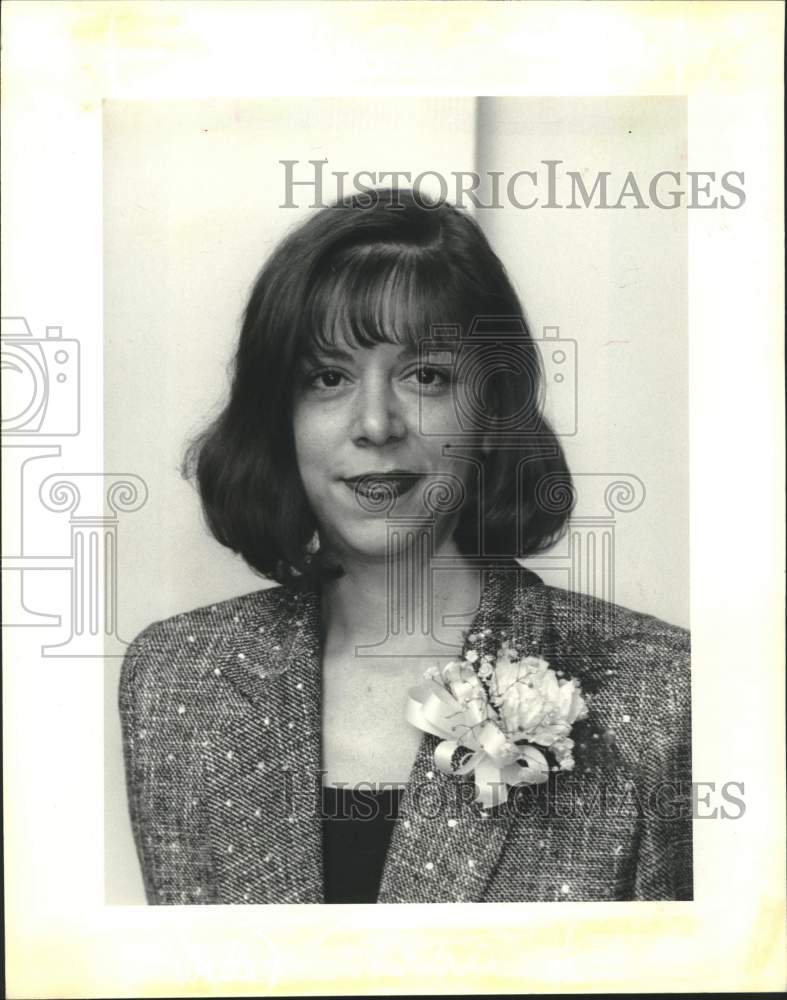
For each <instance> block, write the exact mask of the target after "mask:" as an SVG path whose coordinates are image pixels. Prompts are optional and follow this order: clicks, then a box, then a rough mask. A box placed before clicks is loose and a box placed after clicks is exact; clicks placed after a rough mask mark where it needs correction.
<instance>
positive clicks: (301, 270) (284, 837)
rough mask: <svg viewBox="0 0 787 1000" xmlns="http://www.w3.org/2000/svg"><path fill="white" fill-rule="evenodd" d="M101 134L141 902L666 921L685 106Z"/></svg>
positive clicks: (674, 807) (385, 106) (150, 119)
mask: <svg viewBox="0 0 787 1000" xmlns="http://www.w3.org/2000/svg"><path fill="white" fill-rule="evenodd" d="M104 114H105V126H104V144H105V146H104V178H105V179H104V191H105V195H106V202H105V213H104V232H105V243H104V247H105V259H106V263H107V272H106V283H105V310H106V325H105V355H104V365H105V383H104V384H105V439H104V440H105V455H107V460H106V465H107V466H108V467H109V466H112V467H118V463H119V462H120V460H121V456H122V460H124V461H125V462H126V463H128V462H129V460H130V459H132V457H133V461H132V467H133V468H134V469H136V470H137V471H138V474H140V475H141V478H142V479H143V481H144V483H145V485H146V489H147V493H148V496H149V499H148V502H147V504H146V505H145V507H144V508H142V509H141V510H140V511H139V512H138V515H137V517H136V525H135V527H136V528H137V529H138V531H139V534H137V535H136V536H130V537H129V542H128V544H129V545H131V546H133V550H134V551H135V553H136V558H135V566H134V567H133V568H132V569H130V571H128V572H126V571H124V573H123V579H122V581H121V585H120V587H119V595H120V599H119V619H120V620H123V621H128V620H129V618H130V617H131V615H132V614H137V613H138V612H137V608H138V607H140V612H141V610H142V608H144V610H145V612H146V613H147V615H149V616H150V617H152V618H154V619H157V620H156V621H155V623H153V624H151V623H145V625H146V626H147V627H145V628H143V629H142V631H141V632H140V633H139V634H138V637H137V638H136V639H135V641H134V642H133V643H132V645H131V647H130V649H129V651H128V653H127V655H126V658H125V661H124V665H123V669H122V671H121V674H120V678H119V714H120V720H121V723H122V745H123V756H124V761H125V783H126V789H127V804H128V813H129V815H130V822H131V828H132V831H133V837H134V844H135V851H136V855H137V858H138V860H139V865H140V867H141V873H142V876H143V879H144V887H145V892H146V898H147V901H148V902H149V903H153V904H159V903H163V904H166V903H170V904H189V903H200V904H209V903H297V902H301V903H320V902H325V903H332V902H333V903H341V902H346V903H351V902H355V903H376V902H400V903H406V902H414V903H428V902H490V901H491V902H517V901H530V902H548V901H555V900H561V899H562V900H567V899H571V900H621V899H623V900H625V899H691V898H692V854H691V815H690V814H691V790H690V786H691V719H690V711H691V691H690V658H689V648H690V641H689V637H690V634H689V631H688V628H687V626H688V598H689V586H688V585H689V580H688V558H687V556H688V496H687V488H688V453H687V452H688V447H687V446H688V440H687V437H688V428H687V412H688V386H687V376H686V357H687V332H686V324H687V305H688V304H687V292H686V289H687V278H686V267H687V258H686V225H687V213H686V212H678V213H675V212H674V211H673V209H672V207H671V206H673V205H677V206H678V207H679V206H680V205H681V203H682V202H687V203H688V204H687V210H688V209H690V207H691V200H692V199H696V198H697V197H698V193H697V179H696V177H695V176H694V175H692V174H685V173H684V172H682V171H681V170H680V167H681V164H682V163H685V160H686V103H685V101H682V100H680V99H672V98H665V99H658V98H643V99H639V100H631V101H629V100H625V99H616V98H612V99H608V100H605V99H603V98H601V99H594V98H586V99H565V100H546V101H542V100H537V99H521V98H508V99H506V98H497V99H495V98H476V99H459V100H452V99H418V98H413V99H410V98H407V99H405V98H402V99H378V100H376V101H374V102H372V101H365V100H359V99H346V100H345V99H325V100H320V99H313V100H312V99H306V100H292V101H291V100H286V99H283V100H276V101H270V102H233V103H227V104H223V105H220V104H210V105H207V106H201V105H200V104H199V103H191V102H188V103H187V102H183V103H181V102H175V103H173V104H169V105H166V106H164V107H161V106H158V105H152V106H151V105H149V104H147V103H142V104H136V103H135V104H132V105H130V106H124V105H117V106H115V105H113V104H107V105H106V106H105V109H104ZM361 123H363V125H364V128H363V130H362V131H363V139H362V141H359V140H358V138H357V136H358V133H359V131H360V130H359V125H360V124H361ZM591 134H592V137H593V139H592V150H591V148H590V143H589V142H588V136H589V135H591ZM364 149H367V150H370V151H375V150H376V151H377V152H376V155H375V159H374V160H372V161H370V162H369V164H368V166H367V167H366V169H365V170H363V171H361V170H360V169H355V168H353V167H352V163H353V162H355V163H356V166H357V165H358V163H359V161H360V162H361V163H363V161H362V160H361V157H362V156H363V155H364V153H363V150H364ZM287 150H290V152H291V153H293V154H297V155H290V156H288V157H284V156H282V155H280V154H281V153H282V151H287ZM316 153H319V154H320V156H317V155H315V154H316ZM307 157H309V158H308V159H307ZM407 157H409V158H411V161H412V166H411V169H399V168H401V167H402V166H404V167H408V166H410V164H408V163H407V162H406V158H407ZM403 160H405V162H404V163H403ZM627 161H628V164H629V169H628V170H627V171H621V170H620V169H617V170H614V171H613V170H604V169H602V168H603V166H604V165H611V166H615V167H617V166H618V164H619V163H623V164H625V163H626V162H627ZM665 164H669V166H670V167H671V168H674V169H669V170H668V169H666V166H665ZM526 165H527V166H532V167H533V168H534V169H533V170H525V169H523V168H524V167H525V166H526ZM266 166H268V169H269V172H270V177H269V178H268V177H265V174H264V172H265V168H266ZM348 166H349V167H351V169H349V170H348V169H344V168H346V167H348ZM271 167H272V168H273V169H271ZM394 167H395V168H397V169H396V170H394V169H393V168H394ZM516 167H519V168H520V169H518V170H516V169H515V168H516ZM385 168H390V169H385ZM418 168H420V169H418ZM448 168H453V169H448ZM459 168H463V169H461V170H460V169H459ZM261 173H262V174H263V177H264V179H265V181H266V183H263V184H262V185H260V174H261ZM391 178H393V182H392V181H391ZM702 180H703V183H704V185H705V186H706V187H707V185H708V180H707V178H703V179H702ZM736 183H737V185H738V186H737V189H736ZM740 183H741V181H740V178H730V177H728V176H726V175H725V176H723V177H721V178H719V179H718V180H717V186H718V194H714V195H713V197H714V198H716V199H718V198H719V197H721V198H723V199H725V200H727V199H728V200H729V205H730V208H729V210H734V209H735V207H736V206H739V205H740V204H741V203H742V201H743V199H744V198H745V191H743V190H742V189H741V188H740ZM704 197H705V200H707V199H708V196H704ZM645 199H648V200H647V201H645ZM643 205H645V206H646V208H647V211H642V210H641V209H642V207H643ZM528 206H530V207H528ZM539 206H541V208H540V209H539ZM534 212H539V218H538V219H537V220H534V219H533V213H534ZM554 215H559V216H560V218H558V219H557V220H556V221H555V222H554V223H553V222H552V218H553V216H554ZM174 234H177V237H175V236H174ZM173 238H176V239H177V241H178V242H177V243H176V244H173V243H172V242H171V240H172V239H173ZM181 240H183V243H181V242H180V241H181ZM493 243H494V244H495V245H497V246H498V248H499V253H496V252H495V250H494V249H493ZM238 244H240V246H238ZM186 245H187V246H188V252H186V253H184V254H183V255H182V256H181V254H180V253H179V248H180V247H181V246H184V249H185V246H186ZM568 246H571V247H572V248H573V251H568V250H567V247H568ZM176 247H177V248H178V249H176ZM241 248H242V249H241ZM130 258H132V259H133V260H134V262H135V265H134V272H133V273H130V272H129V259H130ZM503 258H505V261H504V259H503ZM140 260H144V264H143V265H142V266H141V267H140V266H139V265H138V264H137V262H138V261H140ZM568 275H570V276H571V277H572V279H573V284H574V287H573V288H570V287H567V286H566V278H567V276H568ZM244 286H246V287H244ZM143 288H144V291H143ZM239 292H242V293H243V294H242V297H241V298H240V301H239V298H238V293H239ZM153 358H155V359H156V360H155V366H152V365H151V359H153ZM186 359H187V363H186ZM228 368H229V372H228V373H227V369H228ZM667 387H669V388H668V391H667ZM222 392H223V393H224V395H223V398H222V396H221V393H222ZM199 393H203V394H204V396H205V397H207V399H210V395H211V393H213V395H214V397H215V400H216V402H215V405H214V407H213V410H212V411H210V412H207V411H208V406H207V404H203V405H202V406H200V395H199ZM129 410H131V411H133V412H134V413H135V419H134V421H133V424H131V423H129V421H128V413H129ZM206 418H207V419H206ZM154 438H155V440H156V446H155V448H151V447H150V442H151V440H153V439H154ZM183 479H185V480H186V482H187V483H190V484H191V490H190V491H188V492H187V489H186V488H184V486H183V485H182V481H183ZM627 520H628V521H629V522H630V523H629V524H626V523H625V522H626V521H627ZM216 543H218V545H217V544H216ZM220 546H221V547H223V549H224V550H225V551H222V548H221V547H220ZM227 550H228V551H227ZM233 553H234V554H235V555H236V556H237V557H239V558H236V559H234V560H233V559H232V554H233ZM634 553H636V555H634ZM241 567H243V568H244V570H248V571H250V572H249V574H248V578H247V577H246V576H245V575H244V576H242V577H241V579H240V580H239V581H238V582H237V583H236V582H235V580H236V576H240V571H241ZM252 574H255V575H256V577H257V579H256V580H255V578H254V576H252ZM153 578H155V580H156V583H157V586H156V587H155V588H154V589H151V587H150V580H151V579H153ZM246 579H248V584H247V585H246V586H245V587H243V586H242V583H243V582H245V581H246ZM255 584H256V586H257V588H258V589H252V590H251V591H250V592H248V593H240V594H239V593H236V591H238V590H239V589H240V590H248V589H249V587H250V586H251V587H254V586H255ZM271 585H273V586H271ZM263 588H264V589H263ZM618 594H621V595H623V597H622V599H623V600H624V601H626V600H627V604H628V605H629V606H626V605H625V604H623V603H617V599H618ZM192 595H193V596H192ZM217 598H218V599H217ZM126 609H129V610H128V611H127V610H126ZM174 609H176V610H175V613H174V614H171V613H170V612H171V611H172V610H174ZM113 707H114V706H113ZM654 720H658V724H657V725H655V726H654ZM111 721H112V720H111V718H110V719H108V727H107V728H108V731H109V730H110V725H111ZM117 759H118V756H117V755H116V758H115V762H117ZM107 774H108V776H110V775H111V782H110V786H109V787H108V788H107V799H108V801H109V795H110V792H112V791H113V790H114V791H115V792H117V790H118V789H120V788H121V787H122V784H123V782H122V780H121V779H119V778H118V776H117V775H116V774H115V773H114V771H113V769H112V762H111V761H110V762H108V767H107ZM117 808H118V810H119V811H120V812H121V814H122V812H123V810H122V808H121V803H118V804H117ZM109 847H110V850H111V848H112V844H111V843H110V845H109ZM533 848H535V852H534V851H533ZM125 864H126V871H125V875H126V878H125V883H124V884H126V885H127V884H128V882H129V879H128V869H132V870H133V868H134V863H133V859H131V858H129V859H128V860H127V861H126V863H125ZM123 874H124V872H122V871H120V870H118V872H117V878H118V882H119V880H120V878H121V876H122V875H123Z"/></svg>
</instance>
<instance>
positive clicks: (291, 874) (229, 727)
mask: <svg viewBox="0 0 787 1000" xmlns="http://www.w3.org/2000/svg"><path fill="white" fill-rule="evenodd" d="M236 617H237V619H238V620H236V621H235V622H234V625H235V631H233V632H231V634H230V635H228V636H227V638H226V640H225V643H224V650H223V652H222V653H220V655H219V658H218V661H217V669H218V670H219V671H220V673H221V677H222V678H223V679H224V680H225V681H226V682H227V683H228V685H230V686H231V688H232V689H233V691H234V694H235V695H236V697H235V698H234V701H235V704H234V705H232V706H231V707H230V706H229V705H227V706H223V707H222V706H217V713H222V719H221V723H220V728H219V730H218V733H217V735H216V737H215V738H214V747H213V749H214V752H213V753H212V754H211V758H210V760H211V766H210V767H209V768H208V772H207V775H206V779H207V787H208V791H207V795H206V810H207V814H208V827H209V850H210V855H211V858H210V863H211V867H212V868H213V870H214V872H215V876H216V886H217V889H216V895H217V898H216V900H215V901H216V902H218V903H320V902H322V900H323V878H322V845H321V825H320V817H319V808H318V806H319V788H320V777H321V775H320V765H321V739H320V723H321V719H320V703H321V682H320V661H321V653H320V630H319V601H318V598H317V595H316V594H315V593H311V592H304V593H303V594H298V595H292V594H289V593H287V592H285V591H281V592H280V594H277V595H276V597H275V598H271V595H267V596H266V597H265V598H264V599H262V600H260V601H259V602H258V603H257V604H256V605H252V606H251V609H250V610H248V611H247V612H246V614H245V615H241V616H236ZM228 694H232V692H228ZM238 695H239V696H240V698H238V697H237V696H238Z"/></svg>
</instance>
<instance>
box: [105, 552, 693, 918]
mask: <svg viewBox="0 0 787 1000" xmlns="http://www.w3.org/2000/svg"><path fill="white" fill-rule="evenodd" d="M485 628H489V629H491V635H490V636H488V637H487V638H485V639H484V640H483V642H484V643H486V644H488V645H487V646H485V647H484V649H482V652H483V651H490V652H494V649H495V646H496V644H497V643H498V641H499V636H500V631H501V630H502V629H505V630H508V633H509V636H510V637H511V639H512V643H513V644H515V646H516V648H517V649H518V650H520V652H521V653H522V654H523V655H539V656H542V657H544V658H545V659H546V660H547V661H548V662H549V663H550V665H551V666H552V667H553V668H554V669H555V670H558V671H562V672H563V673H564V675H565V676H572V677H577V678H578V679H579V680H580V682H581V684H582V688H583V691H584V692H585V694H586V697H587V702H588V707H589V713H588V716H587V718H586V719H584V720H583V721H581V722H578V723H576V724H575V726H574V730H573V732H572V736H573V738H574V739H575V742H576V746H575V751H574V756H575V759H576V767H575V769H574V771H573V772H570V773H563V772H560V773H557V774H555V773H553V774H550V778H549V780H548V782H546V783H544V784H542V785H539V786H519V787H517V788H516V789H513V790H512V791H511V792H510V794H509V798H508V801H507V802H505V803H503V804H501V805H498V806H496V807H494V808H492V809H488V810H485V809H482V808H481V807H480V806H478V805H477V804H475V803H474V802H473V801H472V799H473V788H472V781H470V782H468V780H467V779H460V778H458V777H455V776H453V775H447V774H444V773H443V772H442V771H440V770H438V769H437V768H436V767H435V765H434V759H433V755H434V750H435V747H436V746H437V745H438V743H439V739H438V738H437V737H435V736H432V735H430V734H427V733H424V734H423V736H422V739H421V742H420V746H419V749H418V752H417V755H416V758H415V761H414V763H413V766H412V770H411V773H410V777H409V781H408V784H407V786H406V789H405V791H404V794H403V796H402V800H401V804H400V811H399V816H398V819H397V820H396V822H395V824H394V828H393V833H392V837H391V841H390V845H389V848H388V853H387V855H386V859H385V864H384V868H383V873H382V879H381V883H380V888H379V894H378V902H380V903H446V902H516V901H531V902H540V901H564V900H572V901H577V900H617V899H643V900H644V899H648V900H654V899H691V898H692V842H691V789H690V780H691V749H690V702H691V699H690V686H689V633H688V632H687V631H686V630H684V629H681V628H678V627H676V626H673V625H669V624H667V623H665V622H663V621H661V620H659V619H657V618H654V617H652V616H649V615H644V614H640V613H637V612H634V611H631V610H628V609H625V608H622V607H619V606H618V605H614V604H610V603H607V602H604V601H600V600H598V599H595V598H591V597H587V596H584V595H580V594H577V593H574V592H571V591H565V590H562V589H560V588H555V587H551V586H547V585H546V584H545V583H544V582H543V581H542V580H541V579H540V578H539V577H538V576H537V575H536V574H534V573H532V572H530V571H528V570H525V569H523V568H522V567H521V566H520V565H519V564H518V563H516V562H514V561H513V560H512V561H511V564H510V565H505V566H501V567H498V568H497V569H494V570H491V571H489V572H488V573H487V574H486V578H485V581H484V588H483V596H482V599H481V604H480V607H479V610H478V612H477V615H476V617H475V621H474V622H473V625H472V627H471V629H469V632H470V633H471V634H473V633H475V632H477V631H479V630H482V629H485ZM474 646H475V647H476V648H478V645H477V643H474ZM320 670H321V639H320V600H319V594H318V593H317V592H315V591H314V590H308V589H303V590H300V591H295V590H291V589H289V588H284V587H274V588H270V589H266V590H260V591H257V592H255V593H251V594H246V595H244V596H242V597H238V598H235V599H233V600H229V601H223V602H221V603H218V604H214V605H211V606H208V607H204V608H199V609H197V610H194V611H188V612H186V613H184V614H179V615H176V616H174V617H173V618H169V619H167V620H165V621H161V622H157V623H154V624H153V625H151V626H150V627H148V628H146V629H145V630H144V631H143V632H142V633H141V634H140V635H139V636H138V637H137V638H136V639H135V640H134V642H133V643H132V644H131V646H130V648H129V650H128V652H127V655H126V658H125V660H124V663H123V667H122V671H121V680H120V691H119V705H120V713H121V722H122V731H123V747H124V756H125V768H126V783H127V791H128V801H129V810H130V816H131V823H132V829H133V834H134V839H135V843H136V848H137V852H138V856H139V860H140V863H141V867H142V872H143V877H144V883H145V891H146V895H147V898H148V901H149V902H150V903H152V904H185V903H203V904H205V903H224V904H226V903H320V902H322V901H323V879H322V851H321V818H320V804H319V796H320V786H321V770H320V767H321V675H320ZM404 702H405V693H404V692H403V699H402V706H401V709H402V711H404Z"/></svg>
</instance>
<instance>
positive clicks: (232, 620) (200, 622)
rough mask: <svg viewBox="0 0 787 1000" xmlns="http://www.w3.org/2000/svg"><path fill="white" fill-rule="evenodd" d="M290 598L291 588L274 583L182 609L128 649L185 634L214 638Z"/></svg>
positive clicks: (149, 629)
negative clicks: (246, 592)
mask: <svg viewBox="0 0 787 1000" xmlns="http://www.w3.org/2000/svg"><path fill="white" fill-rule="evenodd" d="M291 601H292V594H291V592H290V591H288V590H286V588H284V587H280V586H272V587H265V588H262V589H261V590H254V591H252V592H251V593H248V594H241V595H240V596H238V597H231V598H229V599H227V600H224V601H217V602H215V603H213V604H204V605H202V606H200V607H197V608H191V609H190V610H188V611H180V612H178V613H177V614H174V615H170V616H169V617H167V618H162V619H159V620H157V621H154V622H152V623H151V624H150V625H148V626H146V627H145V628H143V629H142V630H141V631H140V632H139V633H138V634H137V635H136V636H135V638H134V639H133V640H132V642H131V643H129V651H131V650H132V649H133V648H134V647H137V648H139V647H152V646H156V645H160V644H161V643H162V642H163V643H167V642H169V641H170V640H171V639H173V638H174V639H176V640H177V639H180V638H182V637H183V636H185V637H186V639H187V641H188V636H193V641H197V639H198V638H200V637H204V636H206V635H207V636H208V637H214V636H216V635H219V634H222V633H224V632H228V633H229V632H230V631H231V626H232V625H233V624H238V623H239V622H241V621H247V620H248V619H249V618H250V617H251V616H254V617H255V618H256V617H261V618H266V617H269V616H270V615H271V614H275V613H276V612H277V611H278V610H280V609H282V608H283V607H284V606H286V605H289V604H290V603H291Z"/></svg>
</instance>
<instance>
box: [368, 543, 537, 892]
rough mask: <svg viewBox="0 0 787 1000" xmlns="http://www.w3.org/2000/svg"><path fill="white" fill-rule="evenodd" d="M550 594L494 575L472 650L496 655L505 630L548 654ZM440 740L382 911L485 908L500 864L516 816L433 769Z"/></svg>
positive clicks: (512, 574) (414, 779) (425, 756)
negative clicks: (488, 805) (425, 906)
mask: <svg viewBox="0 0 787 1000" xmlns="http://www.w3.org/2000/svg"><path fill="white" fill-rule="evenodd" d="M547 595H548V592H547V590H546V588H545V587H544V586H543V584H542V583H541V580H540V579H539V577H537V576H536V575H535V574H533V573H530V572H529V571H528V570H525V569H523V568H522V567H521V566H520V565H519V564H518V563H516V562H513V561H512V563H511V565H510V567H505V568H496V569H493V570H491V571H489V572H488V575H487V579H486V581H485V586H484V590H483V596H482V599H481V606H480V608H479V611H478V614H477V616H476V618H475V620H474V622H473V625H472V626H471V628H470V630H469V634H470V635H475V634H477V633H481V632H483V630H484V629H487V628H488V629H490V630H491V633H492V635H490V636H488V637H483V638H482V639H481V640H480V641H474V642H472V643H466V644H465V648H467V646H468V645H471V646H472V647H473V648H475V649H477V650H478V651H479V652H480V653H485V652H489V653H492V654H494V652H495V651H496V649H497V646H498V644H499V639H500V635H501V631H502V630H506V632H507V633H508V634H509V635H510V636H511V637H512V639H513V640H514V641H515V643H516V646H517V648H518V649H520V650H521V651H522V652H523V653H525V654H526V655H530V654H533V655H534V654H536V653H539V652H541V651H542V641H543V638H544V633H545V629H546V625H547V623H548V621H549V606H548V596H547ZM439 743H440V740H439V738H437V737H435V736H432V735H430V734H428V733H425V734H424V737H423V739H422V740H421V744H420V747H419V750H418V754H417V756H416V759H415V762H414V764H413V768H412V772H411V774H410V777H409V781H408V784H407V788H406V789H405V792H404V795H403V797H402V801H401V808H400V815H399V819H398V820H397V822H396V824H395V826H394V830H393V834H392V837H391V843H390V847H389V850H388V855H387V857H386V861H385V866H384V869H383V875H382V879H381V883H380V891H379V896H378V902H380V903H449V902H480V901H481V900H483V898H484V892H485V889H486V887H487V884H488V883H489V880H490V879H491V877H492V875H493V873H494V870H495V867H496V866H497V863H498V861H499V859H500V855H501V852H502V851H503V847H504V845H505V842H506V837H507V835H508V832H509V830H510V827H511V824H512V822H513V819H514V816H515V811H514V810H507V809H505V807H504V806H500V807H497V808H494V809H489V810H484V809H482V808H481V807H480V806H478V805H476V804H475V803H473V802H472V799H473V796H474V789H473V783H472V781H469V782H468V781H463V780H460V779H458V778H455V777H452V776H450V775H445V774H443V773H442V772H441V771H439V770H438V769H437V768H436V767H435V765H434V751H435V748H436V747H437V746H438V744H439Z"/></svg>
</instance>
